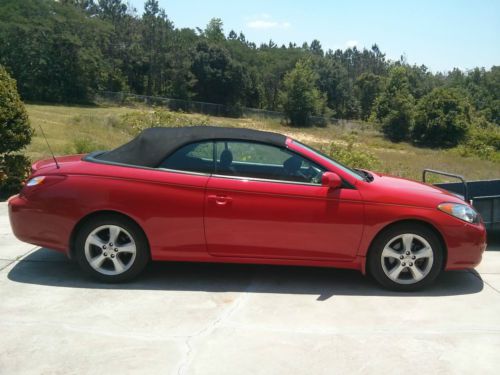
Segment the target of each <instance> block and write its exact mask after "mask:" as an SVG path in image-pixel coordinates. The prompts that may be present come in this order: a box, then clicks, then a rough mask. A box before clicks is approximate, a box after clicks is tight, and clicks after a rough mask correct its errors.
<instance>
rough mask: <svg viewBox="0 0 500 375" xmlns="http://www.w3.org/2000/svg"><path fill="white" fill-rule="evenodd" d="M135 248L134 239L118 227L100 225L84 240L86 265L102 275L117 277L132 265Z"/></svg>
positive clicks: (135, 252) (135, 253)
mask: <svg viewBox="0 0 500 375" xmlns="http://www.w3.org/2000/svg"><path fill="white" fill-rule="evenodd" d="M136 255H137V246H136V243H135V241H134V238H133V237H132V236H131V235H130V233H129V232H128V231H127V230H125V229H124V228H122V227H120V226H118V225H102V226H100V227H97V228H96V229H94V230H93V231H92V232H90V233H89V235H88V236H87V239H86V240H85V258H86V260H87V262H88V264H89V265H90V266H91V267H92V268H93V269H94V270H96V271H97V272H99V273H101V274H103V275H119V274H122V273H124V272H125V271H127V270H128V269H129V268H130V267H132V265H133V264H134V261H135V258H136Z"/></svg>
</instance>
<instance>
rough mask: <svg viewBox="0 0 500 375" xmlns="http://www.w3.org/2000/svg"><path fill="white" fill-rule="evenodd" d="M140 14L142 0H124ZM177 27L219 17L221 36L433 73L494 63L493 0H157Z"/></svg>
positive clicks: (497, 19) (497, 0)
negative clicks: (371, 57)
mask: <svg viewBox="0 0 500 375" xmlns="http://www.w3.org/2000/svg"><path fill="white" fill-rule="evenodd" d="M129 2H130V5H132V6H133V7H135V8H136V9H137V11H138V13H139V14H141V13H142V10H143V8H144V0H129ZM159 3H160V7H161V8H163V9H165V11H166V13H167V14H168V17H169V18H170V20H171V21H173V23H174V25H175V26H176V27H179V28H183V27H189V28H195V27H200V28H204V27H205V25H206V24H207V23H208V21H209V20H210V19H211V18H213V17H217V18H221V19H222V21H223V23H224V31H225V33H226V35H227V34H228V33H229V31H230V30H235V31H236V32H237V33H239V32H240V31H242V32H243V33H244V34H245V36H246V38H247V40H250V41H252V42H255V43H256V44H257V45H259V44H260V43H262V42H268V41H269V40H270V39H272V40H273V41H274V42H275V43H277V44H278V45H281V44H283V43H285V44H287V45H288V42H295V43H297V44H298V45H302V43H303V42H304V41H307V42H308V43H310V42H311V41H312V40H313V39H318V40H319V41H320V42H321V45H322V46H323V49H324V50H325V51H326V50H328V49H329V48H331V49H333V50H335V49H338V48H341V49H345V48H347V47H353V46H356V47H357V48H358V49H362V48H363V47H366V48H370V47H371V46H372V45H373V44H374V43H377V44H378V46H379V48H380V50H381V51H382V52H384V53H385V54H386V56H387V58H389V59H391V60H398V59H399V58H400V56H402V55H403V56H405V58H406V60H407V61H408V63H410V64H417V65H421V64H425V65H426V66H427V67H429V68H430V69H431V70H432V71H433V72H437V71H442V72H445V71H449V70H452V69H453V68H454V67H457V68H460V69H465V70H466V69H471V68H474V67H485V68H487V69H489V68H490V67H491V66H493V65H500V0H475V1H470V0H455V1H452V0H434V1H429V0H413V1H409V0H400V1H395V0H379V1H368V0H351V1H349V0H343V1H338V0H331V1H327V0H323V1H319V0H307V1H304V0H295V1H294V0H289V1H284V0H267V1H264V0H246V1H239V0H231V1H221V0H205V1H196V0H177V1H174V0H159Z"/></svg>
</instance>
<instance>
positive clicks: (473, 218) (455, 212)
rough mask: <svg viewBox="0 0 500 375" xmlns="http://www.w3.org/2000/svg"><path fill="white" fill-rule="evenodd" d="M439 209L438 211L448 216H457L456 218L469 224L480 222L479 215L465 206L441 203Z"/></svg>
mask: <svg viewBox="0 0 500 375" xmlns="http://www.w3.org/2000/svg"><path fill="white" fill-rule="evenodd" d="M437 208H438V210H441V211H443V212H446V213H447V214H449V215H451V216H455V217H456V218H458V219H460V220H463V221H466V222H468V223H477V222H479V215H478V214H477V212H476V211H474V209H472V208H471V207H469V206H467V205H465V204H460V203H441V204H440V205H439V206H438V207H437Z"/></svg>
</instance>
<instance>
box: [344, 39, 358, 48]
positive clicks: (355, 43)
mask: <svg viewBox="0 0 500 375" xmlns="http://www.w3.org/2000/svg"><path fill="white" fill-rule="evenodd" d="M358 45H359V42H358V41H357V40H348V41H347V42H345V46H346V47H347V48H354V47H357V46H358Z"/></svg>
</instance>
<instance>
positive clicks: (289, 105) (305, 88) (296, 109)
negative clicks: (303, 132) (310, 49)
mask: <svg viewBox="0 0 500 375" xmlns="http://www.w3.org/2000/svg"><path fill="white" fill-rule="evenodd" d="M317 79H318V77H317V74H316V73H315V72H314V71H313V69H312V66H311V62H310V61H309V60H301V61H299V62H297V64H296V65H295V68H294V69H293V70H292V71H290V72H289V73H287V74H286V75H285V78H284V80H283V91H282V93H281V102H282V105H283V110H284V112H285V116H286V117H287V119H288V121H289V122H290V124H291V125H293V126H309V125H311V116H315V115H316V116H321V115H323V114H324V113H325V110H326V97H325V95H324V94H322V93H321V92H320V91H319V90H318V89H317V88H316V81H317Z"/></svg>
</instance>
